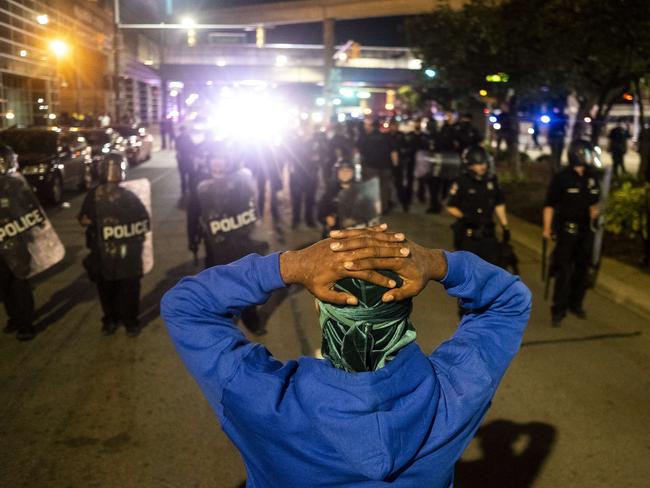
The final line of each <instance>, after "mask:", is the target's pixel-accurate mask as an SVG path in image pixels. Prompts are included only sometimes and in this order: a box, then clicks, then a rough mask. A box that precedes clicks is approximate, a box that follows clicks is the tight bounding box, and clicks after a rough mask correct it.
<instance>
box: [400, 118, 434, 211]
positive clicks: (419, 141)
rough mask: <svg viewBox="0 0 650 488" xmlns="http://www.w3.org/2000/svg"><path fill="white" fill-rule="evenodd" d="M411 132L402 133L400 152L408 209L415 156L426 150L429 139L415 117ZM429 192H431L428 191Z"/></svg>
mask: <svg viewBox="0 0 650 488" xmlns="http://www.w3.org/2000/svg"><path fill="white" fill-rule="evenodd" d="M414 123H415V126H414V129H413V131H412V132H408V133H406V134H405V135H404V150H403V151H401V152H400V169H401V172H402V175H403V176H402V178H404V181H405V184H404V204H403V205H404V210H405V211H408V210H409V208H410V206H411V203H412V202H413V182H414V180H415V156H416V154H417V152H418V151H428V150H429V149H430V148H431V141H430V139H429V136H428V134H425V133H424V132H423V131H422V121H420V120H419V119H416V120H415V121H414ZM430 194H431V193H430Z"/></svg>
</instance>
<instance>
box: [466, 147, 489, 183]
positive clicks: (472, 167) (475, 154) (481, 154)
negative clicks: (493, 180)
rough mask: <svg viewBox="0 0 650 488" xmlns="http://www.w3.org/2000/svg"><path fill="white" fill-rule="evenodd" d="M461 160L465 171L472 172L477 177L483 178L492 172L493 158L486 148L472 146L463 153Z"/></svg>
mask: <svg viewBox="0 0 650 488" xmlns="http://www.w3.org/2000/svg"><path fill="white" fill-rule="evenodd" d="M460 158H461V161H462V163H463V166H464V168H465V171H471V172H472V173H474V174H476V175H477V176H483V175H485V174H486V173H487V172H488V171H489V170H490V166H491V162H492V157H491V156H490V153H488V152H487V151H486V150H485V148H484V147H481V146H478V145H477V146H470V147H468V148H467V149H465V150H464V151H463V154H461V157H460Z"/></svg>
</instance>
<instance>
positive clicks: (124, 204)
mask: <svg viewBox="0 0 650 488" xmlns="http://www.w3.org/2000/svg"><path fill="white" fill-rule="evenodd" d="M99 174H100V184H99V185H98V186H96V187H95V188H93V189H92V190H90V191H89V192H88V193H87V195H86V198H85V199H84V201H83V203H82V205H81V210H80V212H79V217H78V219H79V223H80V224H81V225H82V226H83V227H85V228H86V246H87V247H88V249H89V250H90V254H89V255H88V256H87V257H86V258H85V259H84V267H85V268H86V271H87V272H88V276H89V278H90V279H91V281H94V282H95V283H96V284H97V291H98V293H99V300H100V302H101V306H102V311H103V314H104V315H103V317H102V324H103V325H102V333H103V334H104V335H113V334H114V333H115V331H116V330H117V328H118V326H119V323H120V322H121V323H123V324H124V326H125V327H126V332H127V334H128V335H129V336H131V337H135V336H137V335H139V334H140V323H139V319H138V314H139V308H140V281H141V279H142V276H143V274H144V273H146V272H147V271H148V269H146V268H147V266H146V264H145V262H144V252H145V239H146V234H147V233H148V232H149V231H150V230H151V216H150V215H149V212H148V211H147V209H146V207H145V206H144V204H143V202H142V201H141V200H140V199H139V197H138V196H136V195H135V194H134V193H132V192H131V191H129V190H127V189H125V188H123V187H121V186H120V182H121V181H123V180H124V177H125V173H124V167H123V159H122V158H121V157H120V156H119V155H111V157H106V158H104V159H103V160H102V162H101V163H100V168H99ZM147 188H148V186H147Z"/></svg>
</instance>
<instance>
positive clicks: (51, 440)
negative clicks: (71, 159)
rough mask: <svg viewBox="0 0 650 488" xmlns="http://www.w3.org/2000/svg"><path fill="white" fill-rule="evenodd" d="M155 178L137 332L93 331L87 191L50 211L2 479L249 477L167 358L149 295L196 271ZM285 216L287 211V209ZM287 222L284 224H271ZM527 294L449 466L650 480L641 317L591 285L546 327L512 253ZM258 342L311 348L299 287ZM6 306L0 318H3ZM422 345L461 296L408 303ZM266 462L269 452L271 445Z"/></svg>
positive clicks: (169, 179)
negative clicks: (580, 304)
mask: <svg viewBox="0 0 650 488" xmlns="http://www.w3.org/2000/svg"><path fill="white" fill-rule="evenodd" d="M131 177H132V178H136V177H146V178H149V180H150V181H151V183H152V191H153V204H154V215H153V219H154V234H155V237H154V244H155V259H156V264H155V266H154V269H153V271H152V272H151V273H150V274H149V275H147V276H146V277H145V278H144V280H143V293H142V297H143V298H142V320H143V322H144V323H145V324H146V327H145V328H144V330H143V332H142V334H141V335H140V337H138V338H129V337H127V336H126V334H125V332H124V329H120V330H119V331H118V333H117V334H116V335H115V336H113V337H103V336H102V335H101V334H100V326H101V324H100V316H101V313H100V305H99V302H98V299H97V294H96V290H95V288H94V286H93V284H92V283H91V282H89V281H88V279H87V278H86V276H85V274H84V271H83V269H82V267H81V260H82V259H83V257H84V255H85V249H84V241H83V233H82V231H81V229H80V227H79V226H78V225H77V223H76V219H75V216H76V213H77V211H78V208H79V205H80V204H81V199H82V196H81V195H70V196H69V206H67V208H66V207H65V206H64V207H61V208H57V209H50V210H49V215H50V216H51V219H52V221H53V223H54V226H55V228H56V229H57V231H58V232H59V235H60V236H61V238H62V240H63V241H64V243H65V245H66V248H67V256H66V258H65V260H64V262H63V263H61V264H60V265H58V266H57V267H56V268H55V269H53V270H51V271H48V272H46V273H45V274H44V275H42V276H40V277H38V278H37V279H36V280H35V281H34V285H35V297H36V303H37V310H38V316H39V317H38V326H39V327H40V328H42V329H43V330H42V332H41V333H40V334H39V336H38V337H37V338H36V339H35V340H34V341H32V342H29V343H19V342H18V341H16V340H14V339H13V338H12V337H10V336H5V335H2V336H0V391H1V392H2V397H1V398H2V401H1V402H0V446H2V448H1V455H0V486H5V487H15V488H18V487H30V488H34V487H139V488H143V487H235V486H238V485H239V484H241V483H242V482H243V481H244V479H245V471H244V467H243V464H242V462H241V459H240V457H239V455H238V453H237V451H236V450H235V449H234V448H233V446H232V445H231V443H230V442H229V440H228V439H227V438H226V437H225V436H224V434H223V433H222V432H221V430H220V428H219V425H218V424H217V422H216V419H215V417H214V415H213V413H212V412H211V410H210V408H209V407H208V405H207V403H206V401H205V400H204V399H203V397H202V396H201V394H200V392H199V389H198V388H197V386H196V385H195V383H194V382H193V380H192V379H191V378H190V376H189V375H188V373H187V372H186V371H185V369H184V367H183V365H182V364H181V362H180V360H179V358H178V356H177V355H176V353H175V351H174V349H173V346H172V344H171V342H170V340H169V338H168V336H167V333H166V330H165V327H164V325H163V322H162V320H161V319H160V317H159V316H158V302H159V299H160V297H161V296H162V294H163V293H164V291H165V290H167V289H168V288H169V287H170V286H172V285H173V284H174V283H175V282H176V281H177V280H178V279H179V278H180V277H182V276H184V275H186V274H192V273H195V272H197V271H198V270H199V269H198V268H197V267H195V266H194V264H193V262H192V256H191V254H190V253H189V252H188V251H187V250H186V237H185V215H184V212H183V210H182V209H180V208H179V206H178V201H179V194H180V189H179V184H178V176H177V172H176V169H175V166H174V159H173V154H172V153H171V152H159V153H156V154H155V156H154V159H153V160H152V161H150V162H148V163H145V164H144V165H142V166H140V167H139V168H136V169H135V170H133V171H132V172H131ZM284 212H285V213H286V212H288V205H287V204H286V201H285V203H284ZM266 219H267V220H265V221H264V223H263V225H260V226H258V227H257V229H256V232H258V233H259V236H260V237H265V238H267V239H268V240H269V242H270V243H271V246H272V249H274V250H279V249H287V248H295V247H298V246H300V245H302V244H305V243H308V242H313V241H315V240H316V239H317V238H318V236H319V232H317V231H314V230H309V229H306V228H305V229H299V230H298V231H289V230H285V231H284V232H278V231H277V230H273V228H272V226H271V225H270V224H269V221H268V216H267V217H266ZM387 221H388V222H389V224H391V225H392V227H393V228H394V229H399V230H402V231H404V232H406V234H407V236H409V237H411V238H412V239H414V240H416V241H418V242H420V243H421V244H425V245H429V246H437V247H448V246H449V245H450V230H449V223H450V221H449V219H448V218H446V217H441V216H435V217H432V216H429V215H425V214H424V212H423V209H422V208H415V209H414V212H413V213H411V214H402V213H396V214H394V215H393V216H391V217H390V218H388V219H387ZM280 230H282V229H280ZM517 250H518V253H519V257H520V259H521V272H522V276H523V279H524V281H525V282H526V283H527V284H528V286H529V287H530V288H531V289H532V291H533V294H534V296H535V300H534V308H533V314H532V318H531V322H530V325H529V327H528V330H527V332H526V336H525V338H524V344H523V347H522V349H521V352H520V353H519V355H518V356H517V358H516V359H515V361H514V363H513V364H512V366H511V367H510V369H509V371H508V373H507V375H506V377H505V379H504V381H503V383H502V384H501V386H500V388H499V390H498V392H497V395H496V397H495V399H494V402H493V405H492V407H491V409H490V411H489V414H488V416H487V418H486V420H485V422H484V424H483V427H482V429H481V431H480V432H479V436H478V437H477V439H475V440H474V441H473V442H472V444H471V445H470V447H469V448H468V450H467V452H466V453H465V455H464V456H463V459H462V461H461V462H460V463H459V465H458V469H457V485H456V486H459V487H476V488H479V487H499V488H503V487H517V488H520V487H529V486H534V487H536V488H546V487H548V488H558V487H589V488H599V487H602V488H610V487H613V486H624V487H628V488H633V487H638V488H641V487H646V486H648V485H647V483H648V481H647V480H648V479H650V463H649V462H648V459H649V457H650V340H649V333H648V332H649V325H650V324H648V323H646V322H645V321H644V319H642V318H641V317H639V316H637V315H635V314H634V313H632V312H631V311H628V310H627V309H625V308H623V307H621V306H619V305H617V304H615V303H614V302H612V301H610V300H609V299H608V298H607V297H606V296H599V295H596V294H594V293H592V294H590V295H589V296H588V298H587V301H586V308H587V311H588V313H589V320H586V321H584V320H583V321H580V320H578V319H575V318H572V317H571V318H568V319H567V320H566V321H565V323H564V324H563V326H562V327H561V328H560V329H553V328H551V327H550V326H549V320H550V318H549V312H548V304H546V303H545V302H544V300H543V299H542V298H541V297H542V287H541V283H540V281H539V262H538V261H537V259H536V258H535V257H534V256H533V255H532V254H531V253H529V252H527V251H526V250H524V249H519V248H518V249H517ZM265 313H266V314H267V316H268V317H269V319H268V329H269V333H268V335H266V336H265V337H263V339H262V342H263V343H264V344H265V345H266V346H267V347H268V348H269V349H270V350H271V351H272V352H273V353H274V354H275V355H276V356H277V357H278V358H280V359H288V358H294V357H297V356H299V355H301V354H312V353H313V351H314V350H315V349H316V348H318V347H319V328H318V322H317V319H316V316H315V313H314V308H313V302H312V300H311V299H310V296H309V295H308V293H306V292H305V291H304V290H298V289H291V290H289V291H288V292H285V293H278V294H276V295H275V296H274V297H273V298H272V300H271V302H270V303H269V304H267V306H266V307H265ZM5 318H6V317H5V315H4V310H2V311H1V312H0V321H2V322H4V320H5ZM413 321H414V324H415V326H416V328H417V330H418V342H419V344H420V345H421V347H422V348H423V349H424V350H432V349H433V348H435V347H436V345H437V344H439V343H440V342H441V341H442V340H444V339H446V338H447V337H448V336H449V335H451V333H452V332H453V330H454V329H455V327H456V325H457V318H456V305H455V302H454V301H453V300H452V299H450V298H448V297H446V295H445V294H444V291H443V290H442V288H441V287H440V286H436V285H434V284H431V285H430V286H429V287H428V288H427V289H426V290H425V292H424V293H422V294H421V295H420V296H419V297H418V298H417V299H416V301H415V307H414V313H413ZM266 455H273V453H266Z"/></svg>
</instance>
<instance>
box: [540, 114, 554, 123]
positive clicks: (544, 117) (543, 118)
mask: <svg viewBox="0 0 650 488" xmlns="http://www.w3.org/2000/svg"><path fill="white" fill-rule="evenodd" d="M539 121H540V122H541V123H542V124H548V123H549V122H550V121H551V118H550V117H549V116H548V115H542V116H541V117H540V118H539Z"/></svg>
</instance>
